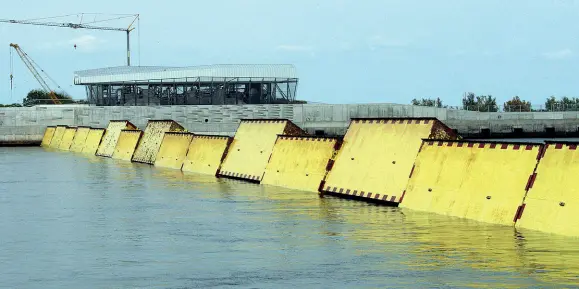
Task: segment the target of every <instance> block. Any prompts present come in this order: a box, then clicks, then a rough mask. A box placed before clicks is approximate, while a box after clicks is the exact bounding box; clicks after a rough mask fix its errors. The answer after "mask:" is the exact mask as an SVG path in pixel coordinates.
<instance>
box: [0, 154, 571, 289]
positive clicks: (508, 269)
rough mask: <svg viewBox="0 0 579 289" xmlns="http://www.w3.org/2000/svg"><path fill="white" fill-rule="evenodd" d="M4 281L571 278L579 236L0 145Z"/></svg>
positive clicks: (446, 284) (156, 284)
mask: <svg viewBox="0 0 579 289" xmlns="http://www.w3.org/2000/svg"><path fill="white" fill-rule="evenodd" d="M0 176H1V178H0V288H467V287H477V288H480V287H487V288H546V287H549V288H569V287H574V286H576V284H578V283H579V282H578V278H577V277H578V276H579V240H578V239H576V238H568V237H561V236H555V235H548V234H543V233H540V232H534V231H516V230H515V229H514V228H512V227H508V226H495V225H488V224H482V223H477V222H474V221H468V220H463V219H458V218H450V217H445V216H438V215H433V214H427V213H422V212H414V211H410V210H404V209H399V208H388V207H382V206H375V205H370V204H366V203H363V202H358V201H350V200H342V199H337V198H331V197H327V198H323V199H320V198H318V196H317V195H316V194H312V193H307V192H300V191H291V190H286V189H280V188H275V187H268V186H260V185H255V184H248V183H243V182H239V181H232V180H226V179H216V178H214V177H208V176H201V175H188V174H183V173H182V172H180V171H174V170H163V169H159V168H155V167H152V166H149V165H142V164H134V163H129V162H123V161H116V160H112V159H108V158H100V157H94V156H84V155H79V154H73V153H69V152H58V151H46V150H44V149H42V148H0Z"/></svg>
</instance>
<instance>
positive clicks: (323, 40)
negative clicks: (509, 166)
mask: <svg viewBox="0 0 579 289" xmlns="http://www.w3.org/2000/svg"><path fill="white" fill-rule="evenodd" d="M46 3H48V2H46V1H39V0H21V1H17V0H16V1H12V2H11V5H10V9H2V11H0V18H3V19H31V18H41V17H50V16H57V15H65V14H76V13H81V12H84V13H89V12H92V13H123V14H135V13H139V14H140V23H139V26H138V28H137V30H135V31H134V32H132V33H131V35H132V43H131V44H132V47H133V50H132V56H133V59H132V62H133V63H132V64H133V65H139V64H140V65H143V66H145V65H161V66H193V65H205V64H248V63H257V64H276V63H284V64H285V63H290V64H294V65H295V66H296V68H297V72H298V75H299V78H300V79H299V84H298V89H297V97H298V99H302V100H307V101H312V102H323V103H401V104H408V103H410V101H411V100H412V99H413V98H430V97H434V98H436V97H439V98H441V99H442V101H443V102H444V104H447V105H460V103H461V98H462V96H463V94H464V93H465V92H474V93H476V94H485V95H487V94H491V95H493V96H494V97H496V98H497V102H498V103H499V104H502V103H503V102H505V101H507V100H508V99H510V98H512V97H513V96H515V95H518V96H520V97H521V98H522V99H525V100H529V101H531V102H532V103H533V104H534V105H541V104H543V103H544V101H545V98H547V97H548V96H550V95H555V96H557V97H561V96H577V97H579V85H577V84H578V83H579V82H578V81H577V78H579V73H577V72H578V70H579V38H578V35H579V30H578V29H577V23H578V20H577V19H578V17H577V16H579V1H571V0H559V1H555V0H509V1H504V0H469V1H466V0H438V1H427V0H422V1H418V0H375V1H370V0H366V1H360V0H358V1H355V0H317V1H316V0H292V1H271V0H244V1H241V0H239V1H237V0H212V1H198V0H191V1H170V0H167V1H163V4H162V5H161V4H160V3H159V2H158V1H155V2H152V1H144V0H141V1H132V0H129V1H110V0H99V1H78V0H77V1H64V0H53V1H50V5H47V4H46ZM99 17H101V18H98V17H97V18H96V20H99V19H102V16H99ZM87 18H89V17H88V16H87V17H86V18H83V21H85V22H86V21H88V20H87ZM56 20H58V19H55V21H56ZM67 20H70V21H78V20H79V19H78V18H77V17H76V16H73V17H72V18H68V19H67ZM93 20H94V19H93ZM99 24H101V25H113V26H117V25H121V26H126V25H127V24H128V22H127V20H124V22H123V21H114V22H110V23H99ZM125 37H126V36H125V34H123V32H110V31H94V30H73V29H68V28H52V27H37V26H29V25H16V24H2V23H0V45H4V46H5V50H4V52H1V51H2V49H0V103H13V102H21V101H22V98H23V97H24V96H25V95H26V93H27V92H28V91H29V90H30V89H33V88H38V87H39V85H38V84H37V82H36V81H35V79H34V78H33V77H32V75H31V74H30V72H28V70H27V69H26V67H25V66H24V64H23V63H22V62H21V61H20V59H19V58H17V56H16V55H14V56H13V57H14V59H13V61H14V62H13V70H14V87H13V89H12V90H11V88H10V80H9V75H10V54H9V43H11V42H14V43H18V44H19V45H20V46H21V47H22V48H23V49H24V51H26V52H27V53H28V55H29V56H30V57H31V58H32V59H34V60H35V61H36V62H37V63H38V64H39V66H40V67H41V68H42V69H44V70H45V71H46V72H47V73H48V74H49V75H50V76H51V77H52V78H54V79H55V80H56V82H57V83H58V84H60V86H61V87H62V88H64V90H65V91H66V92H68V93H69V94H71V95H72V96H73V97H74V98H77V99H82V98H84V97H85V91H84V88H83V87H82V86H75V85H73V72H74V71H76V70H83V69H92V68H100V67H107V66H119V65H125V45H126V44H125ZM74 44H76V45H77V48H76V49H75V48H74ZM3 54H4V55H3Z"/></svg>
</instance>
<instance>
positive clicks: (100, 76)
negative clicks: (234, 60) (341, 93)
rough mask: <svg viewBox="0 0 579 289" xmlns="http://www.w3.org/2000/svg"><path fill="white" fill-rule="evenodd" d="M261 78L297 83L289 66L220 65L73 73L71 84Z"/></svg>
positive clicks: (110, 69)
mask: <svg viewBox="0 0 579 289" xmlns="http://www.w3.org/2000/svg"><path fill="white" fill-rule="evenodd" d="M243 79H246V81H247V80H248V79H261V80H262V81H267V82H278V81H279V82H283V81H287V80H289V79H292V80H297V73H296V68H295V66H294V65H291V64H219V65H203V66H190V67H164V66H119V67H108V68H98V69H90V70H82V71H76V72H75V73H74V84H76V85H88V84H113V83H134V84H137V83H139V82H142V83H144V84H147V83H154V82H159V83H187V82H199V81H201V82H204V81H207V82H212V81H225V82H243Z"/></svg>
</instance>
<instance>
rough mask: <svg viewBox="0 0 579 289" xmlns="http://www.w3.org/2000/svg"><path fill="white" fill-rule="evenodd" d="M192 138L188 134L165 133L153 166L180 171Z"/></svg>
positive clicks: (191, 135) (190, 134)
mask: <svg viewBox="0 0 579 289" xmlns="http://www.w3.org/2000/svg"><path fill="white" fill-rule="evenodd" d="M192 138H193V134H192V133H188V132H166V133H165V136H164V137H163V141H162V142H161V147H160V148H159V153H158V154H157V158H156V160H155V166H157V167H165V168H171V169H177V170H180V169H181V167H182V166H183V161H184V160H185V157H186V156H187V151H188V150H189V144H191V139H192Z"/></svg>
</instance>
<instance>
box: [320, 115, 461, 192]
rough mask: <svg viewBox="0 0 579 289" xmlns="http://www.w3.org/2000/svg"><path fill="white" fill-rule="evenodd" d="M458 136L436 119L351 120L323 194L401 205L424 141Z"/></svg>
mask: <svg viewBox="0 0 579 289" xmlns="http://www.w3.org/2000/svg"><path fill="white" fill-rule="evenodd" d="M456 137H457V136H456V134H454V133H453V132H452V130H451V129H449V128H448V127H447V126H445V125H444V124H443V123H442V122H440V121H438V120H437V119H435V118H394V119H393V118H387V119H384V118H382V119H352V121H351V122H350V126H349V127H348V131H347V132H346V135H345V136H344V141H343V144H342V147H341V149H340V151H339V152H338V155H337V156H336V161H335V164H334V165H333V167H332V169H331V170H330V172H329V173H328V177H327V178H326V183H325V185H324V188H323V189H322V191H323V192H327V193H333V194H336V195H338V196H340V195H347V196H355V197H358V198H366V199H372V200H379V201H385V202H391V203H399V202H400V198H401V197H402V194H403V192H404V189H405V188H406V184H407V183H408V175H409V174H410V170H411V169H412V166H413V165H414V160H415V159H416V155H417V154H418V150H419V149H420V146H421V144H422V139H423V138H437V139H456Z"/></svg>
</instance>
